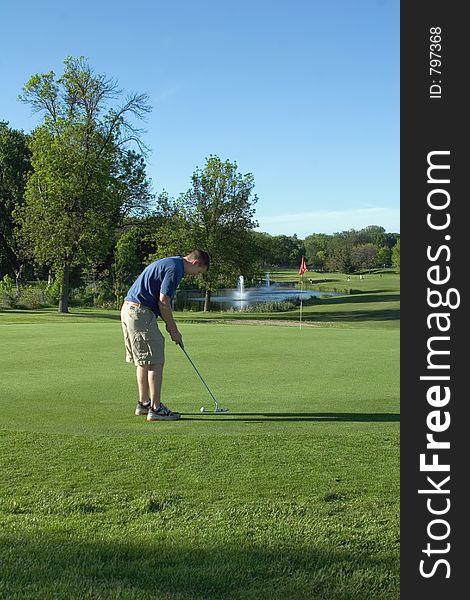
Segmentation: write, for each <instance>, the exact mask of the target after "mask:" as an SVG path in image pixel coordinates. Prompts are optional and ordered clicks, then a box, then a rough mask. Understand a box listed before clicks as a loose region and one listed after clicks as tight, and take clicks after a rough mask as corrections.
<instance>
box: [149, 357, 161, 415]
mask: <svg viewBox="0 0 470 600" xmlns="http://www.w3.org/2000/svg"><path fill="white" fill-rule="evenodd" d="M162 380H163V364H158V365H148V373H147V381H148V390H149V393H150V399H151V400H152V408H154V409H156V408H158V407H159V406H160V398H161V391H162Z"/></svg>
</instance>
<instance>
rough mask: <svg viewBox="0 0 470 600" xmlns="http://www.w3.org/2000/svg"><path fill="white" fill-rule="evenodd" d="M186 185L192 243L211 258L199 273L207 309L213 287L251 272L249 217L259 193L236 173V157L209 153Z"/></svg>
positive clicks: (247, 178) (185, 209)
mask: <svg viewBox="0 0 470 600" xmlns="http://www.w3.org/2000/svg"><path fill="white" fill-rule="evenodd" d="M191 184H192V185H191V188H190V189H189V190H188V191H187V192H186V193H185V194H184V195H183V197H182V201H183V205H182V209H183V212H184V215H185V219H186V221H187V222H188V224H189V227H190V232H191V240H192V242H193V245H194V246H195V247H199V248H203V249H204V250H207V251H208V252H209V253H210V255H211V257H212V262H211V268H210V269H209V271H208V273H206V274H204V275H203V276H202V280H203V285H204V287H205V302H204V310H205V311H207V310H209V309H210V297H211V292H212V291H214V290H215V289H217V287H219V286H220V285H221V284H224V285H230V284H232V283H233V281H234V279H236V277H237V276H239V275H244V276H245V277H250V276H252V275H254V272H255V270H256V265H257V264H258V260H259V257H258V256H257V255H256V252H254V247H253V244H252V237H251V232H252V230H253V229H254V228H255V227H257V222H256V221H254V220H253V217H254V214H255V209H254V205H255V204H256V202H257V200H258V198H257V196H256V194H253V190H254V187H255V182H254V177H253V175H252V174H251V173H245V174H244V175H243V174H241V173H239V172H238V166H237V163H236V162H230V161H229V160H225V161H222V160H221V159H220V158H219V157H218V156H213V155H211V156H209V158H207V159H206V163H205V165H204V168H202V169H201V168H199V167H197V168H196V170H195V171H194V173H193V175H192V177H191Z"/></svg>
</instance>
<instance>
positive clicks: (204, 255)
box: [187, 250, 211, 269]
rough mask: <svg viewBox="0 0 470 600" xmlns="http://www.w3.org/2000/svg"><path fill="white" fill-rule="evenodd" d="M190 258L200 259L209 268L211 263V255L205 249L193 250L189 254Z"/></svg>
mask: <svg viewBox="0 0 470 600" xmlns="http://www.w3.org/2000/svg"><path fill="white" fill-rule="evenodd" d="M187 258H188V259H189V260H198V261H199V262H200V263H202V264H203V265H205V266H206V267H207V269H209V267H210V264H211V257H210V255H209V253H208V252H206V251H205V250H193V251H192V252H190V253H189V254H188V257H187Z"/></svg>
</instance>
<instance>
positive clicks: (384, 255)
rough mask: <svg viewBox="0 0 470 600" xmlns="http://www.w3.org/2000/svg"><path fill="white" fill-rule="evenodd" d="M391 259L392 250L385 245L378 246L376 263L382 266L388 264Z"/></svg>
mask: <svg viewBox="0 0 470 600" xmlns="http://www.w3.org/2000/svg"><path fill="white" fill-rule="evenodd" d="M391 260H392V251H391V250H390V248H388V247H386V246H380V248H379V249H378V250H377V264H378V265H380V266H381V267H382V266H387V265H390V262H391Z"/></svg>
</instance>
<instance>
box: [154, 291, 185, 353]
mask: <svg viewBox="0 0 470 600" xmlns="http://www.w3.org/2000/svg"><path fill="white" fill-rule="evenodd" d="M158 308H159V310H160V315H161V317H162V319H163V320H164V321H165V325H166V330H167V331H168V333H169V334H170V337H171V339H172V340H173V341H174V342H175V344H180V345H181V344H182V343H183V338H182V336H181V333H180V332H179V331H178V327H177V326H176V323H175V320H174V319H173V311H172V310H171V298H170V297H169V296H165V294H160V298H159V300H158Z"/></svg>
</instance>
